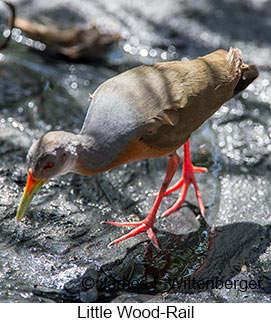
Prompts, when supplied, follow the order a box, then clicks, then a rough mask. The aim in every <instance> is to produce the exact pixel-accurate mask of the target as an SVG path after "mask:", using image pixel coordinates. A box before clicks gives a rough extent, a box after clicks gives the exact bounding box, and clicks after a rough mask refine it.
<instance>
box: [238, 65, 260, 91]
mask: <svg viewBox="0 0 271 323" xmlns="http://www.w3.org/2000/svg"><path fill="white" fill-rule="evenodd" d="M258 76H259V71H258V69H257V67H256V65H245V64H243V65H242V70H241V77H240V80H239V82H238V83H237V85H236V87H235V89H234V92H233V96H235V95H237V94H239V93H240V92H242V91H243V90H244V89H245V88H247V87H248V86H249V84H250V83H252V82H253V81H254V80H255V79H256V78H257V77H258Z"/></svg>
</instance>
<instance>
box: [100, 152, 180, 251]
mask: <svg viewBox="0 0 271 323" xmlns="http://www.w3.org/2000/svg"><path fill="white" fill-rule="evenodd" d="M179 164H180V157H179V156H178V155H177V154H176V152H175V153H174V154H173V155H171V156H170V157H169V160H168V164H167V172H166V176H165V179H164V182H163V184H162V186H161V189H160V192H159V193H158V194H157V197H156V200H155V202H154V204H153V206H152V208H151V210H150V212H149V214H148V215H147V216H146V218H145V219H144V220H142V221H138V222H104V223H106V224H111V225H118V226H133V227H136V228H135V229H133V230H132V231H130V232H129V233H127V234H124V235H123V236H121V237H120V238H118V239H116V240H114V241H112V242H111V243H109V245H108V246H112V245H114V244H116V243H119V242H120V241H123V240H125V239H128V238H130V237H133V236H135V235H136V234H138V233H140V232H143V231H147V234H148V237H149V239H150V240H151V241H152V242H153V244H154V245H155V247H156V248H158V249H160V248H159V245H158V241H157V239H156V236H155V234H154V232H153V225H154V222H155V219H156V213H157V210H158V208H159V206H160V204H161V201H162V199H163V197H164V195H165V192H166V191H167V188H168V186H169V184H170V182H171V180H172V178H173V176H174V174H175V173H176V171H177V168H178V166H179Z"/></svg>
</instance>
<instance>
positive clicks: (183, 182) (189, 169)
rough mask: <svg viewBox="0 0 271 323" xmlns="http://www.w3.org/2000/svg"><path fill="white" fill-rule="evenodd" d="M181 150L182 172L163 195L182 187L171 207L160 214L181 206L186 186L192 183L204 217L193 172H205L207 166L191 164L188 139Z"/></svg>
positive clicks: (168, 212)
mask: <svg viewBox="0 0 271 323" xmlns="http://www.w3.org/2000/svg"><path fill="white" fill-rule="evenodd" d="M183 150H184V160H183V174H182V178H181V179H180V180H179V181H178V182H177V183H176V184H174V185H173V186H171V187H169V188H168V189H167V190H166V192H165V195H168V194H170V193H172V192H174V191H176V190H177V189H179V188H181V187H182V191H181V193H180V195H179V198H178V199H177V201H176V202H175V203H174V205H173V206H172V207H171V208H169V209H168V210H166V211H165V212H164V213H163V214H162V216H168V215H169V214H171V213H172V212H174V211H176V210H177V209H178V208H179V207H180V206H181V204H182V203H183V202H184V200H185V196H186V193H187V190H188V187H189V185H190V184H191V183H192V184H193V185H194V188H195V191H196V197H197V200H198V204H199V209H200V213H201V215H202V216H203V217H204V214H205V208H204V205H203V203H202V199H201V194H200V191H199V188H198V186H197V182H196V179H195V174H194V173H195V172H199V173H204V172H207V168H204V167H195V166H193V164H192V162H191V157H190V144H189V140H187V142H186V143H185V144H184V146H183Z"/></svg>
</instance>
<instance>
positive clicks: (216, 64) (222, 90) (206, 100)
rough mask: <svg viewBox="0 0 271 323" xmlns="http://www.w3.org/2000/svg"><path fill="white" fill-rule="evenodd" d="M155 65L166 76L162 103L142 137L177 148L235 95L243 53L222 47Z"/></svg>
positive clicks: (148, 140) (154, 91)
mask: <svg viewBox="0 0 271 323" xmlns="http://www.w3.org/2000/svg"><path fill="white" fill-rule="evenodd" d="M154 66H155V68H156V69H157V71H159V73H160V74H161V78H162V79H166V81H165V82H164V86H163V87H162V90H160V91H161V94H162V97H163V100H162V99H160V100H161V102H162V101H163V103H162V104H161V105H159V106H158V108H159V109H157V107H152V109H151V111H152V113H154V115H153V116H152V117H150V118H149V119H147V120H146V121H145V125H144V126H143V127H142V133H141V138H142V139H143V141H144V142H145V143H147V144H149V145H151V146H154V147H161V148H162V147H164V148H166V147H176V146H181V145H182V144H183V143H184V142H185V141H186V140H187V139H188V138H189V136H190V135H191V133H192V132H193V131H194V130H196V129H197V128H198V127H199V126H200V125H201V124H202V123H203V122H204V121H206V120H207V119H208V118H209V117H210V116H211V115H212V114H213V113H214V112H216V111H217V110H218V108H219V107H220V106H221V105H222V104H223V103H225V102H226V101H227V100H229V99H230V98H231V97H232V96H233V93H234V89H235V86H236V84H237V83H238V81H239V79H240V74H241V67H242V54H241V52H240V50H238V49H230V50H229V52H226V51H224V50H219V51H216V52H214V53H211V54H209V55H206V56H204V57H202V58H199V59H197V60H194V61H190V62H172V63H162V64H155V65H154ZM151 84H152V92H153V93H157V92H158V90H157V89H156V90H155V89H154V88H155V86H156V84H155V83H151ZM157 110H158V111H157Z"/></svg>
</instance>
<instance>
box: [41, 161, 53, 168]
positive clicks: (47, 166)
mask: <svg viewBox="0 0 271 323" xmlns="http://www.w3.org/2000/svg"><path fill="white" fill-rule="evenodd" d="M54 165H55V164H54V163H50V162H48V163H46V164H45V165H44V166H43V169H49V168H53V167H54Z"/></svg>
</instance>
